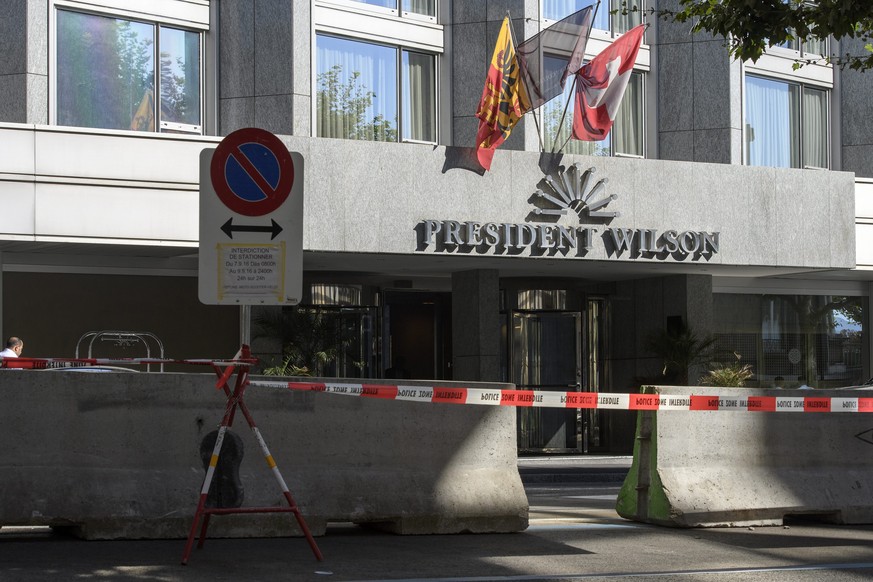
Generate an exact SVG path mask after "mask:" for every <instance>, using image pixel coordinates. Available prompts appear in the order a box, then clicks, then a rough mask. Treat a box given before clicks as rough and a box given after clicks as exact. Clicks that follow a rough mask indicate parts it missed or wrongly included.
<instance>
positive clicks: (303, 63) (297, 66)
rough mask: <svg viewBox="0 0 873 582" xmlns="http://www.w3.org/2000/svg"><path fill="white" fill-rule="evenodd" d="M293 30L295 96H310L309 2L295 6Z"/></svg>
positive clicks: (292, 52)
mask: <svg viewBox="0 0 873 582" xmlns="http://www.w3.org/2000/svg"><path fill="white" fill-rule="evenodd" d="M291 28H292V31H293V32H292V34H293V38H292V45H291V55H290V58H291V61H292V66H291V68H292V71H291V74H292V75H293V80H292V86H293V87H294V93H295V94H297V95H306V96H309V95H310V94H311V93H312V59H311V56H312V54H311V53H312V11H311V6H310V4H309V3H308V2H298V3H297V5H296V6H294V10H293V13H292V15H291ZM286 50H287V47H286Z"/></svg>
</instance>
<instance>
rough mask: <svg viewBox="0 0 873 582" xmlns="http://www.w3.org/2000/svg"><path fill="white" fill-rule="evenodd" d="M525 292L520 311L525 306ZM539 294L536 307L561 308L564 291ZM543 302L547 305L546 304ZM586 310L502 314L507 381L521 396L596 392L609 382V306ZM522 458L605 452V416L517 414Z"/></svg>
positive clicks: (545, 411) (598, 302) (602, 303)
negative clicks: (526, 393) (525, 393)
mask: <svg viewBox="0 0 873 582" xmlns="http://www.w3.org/2000/svg"><path fill="white" fill-rule="evenodd" d="M524 293H528V294H530V293H534V294H536V293H537V292H521V293H520V301H519V305H523V304H524V299H525V297H524V295H523V294H524ZM542 293H543V292H539V298H536V297H534V298H533V299H534V300H533V302H532V303H533V305H537V306H545V307H560V306H563V305H566V301H564V300H562V296H564V292H563V291H547V292H545V293H546V295H543V294H542ZM544 298H545V301H543V299H544ZM581 303H582V305H580V307H584V309H580V310H578V311H576V310H564V309H548V308H547V309H540V308H538V309H515V310H512V311H509V312H505V313H504V322H505V323H504V333H503V339H504V347H505V353H506V356H507V358H506V364H507V365H508V368H509V369H508V370H507V371H508V378H509V381H510V382H512V383H514V384H515V385H516V386H517V388H518V389H519V390H542V391H556V392H571V391H577V392H598V391H599V387H600V386H602V385H603V382H604V381H605V373H606V367H605V366H604V361H605V348H606V346H607V344H606V341H605V340H606V323H607V319H606V300H605V299H604V298H588V299H586V300H584V301H583V302H581ZM517 413H518V450H519V452H520V453H594V452H603V451H605V450H607V447H608V443H607V442H606V441H607V439H606V431H605V426H606V425H605V422H604V420H605V419H604V418H603V414H604V411H601V410H596V409H595V410H591V409H556V408H533V407H532V408H519V409H518V412H517Z"/></svg>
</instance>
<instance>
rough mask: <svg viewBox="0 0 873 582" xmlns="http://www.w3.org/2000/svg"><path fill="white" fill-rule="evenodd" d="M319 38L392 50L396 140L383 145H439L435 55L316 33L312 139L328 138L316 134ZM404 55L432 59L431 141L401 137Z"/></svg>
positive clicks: (402, 129)
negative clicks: (411, 54)
mask: <svg viewBox="0 0 873 582" xmlns="http://www.w3.org/2000/svg"><path fill="white" fill-rule="evenodd" d="M320 36H321V37H330V38H335V39H339V40H343V41H348V42H355V43H360V44H369V45H375V46H378V47H382V48H388V49H392V50H393V51H394V66H395V71H396V78H395V86H396V89H395V92H394V93H395V95H394V101H395V106H396V112H397V122H396V124H397V139H396V140H395V141H389V142H385V143H418V144H428V145H435V144H437V143H439V107H438V106H437V105H436V98H437V96H438V95H439V88H438V84H439V73H438V66H439V59H437V58H436V57H437V55H434V54H432V53H428V52H426V51H421V50H417V49H413V48H408V47H404V46H401V45H396V44H386V43H379V42H374V41H371V40H366V39H360V38H354V37H349V36H343V35H338V34H333V33H325V32H316V33H315V35H313V43H315V47H316V49H315V50H314V51H313V61H314V64H313V68H312V70H313V71H314V74H313V76H312V79H313V89H312V96H313V106H312V112H313V117H314V119H313V125H312V127H313V132H312V134H313V137H329V136H320V135H319V134H318V75H319V74H320V73H321V72H320V71H319V70H318V63H317V52H318V48H317V46H318V37H320ZM406 53H416V54H423V55H427V56H430V57H432V58H433V62H434V71H433V73H434V78H433V84H434V100H435V101H434V106H433V108H432V112H433V116H434V118H433V131H434V139H433V141H429V140H418V139H413V138H404V137H403V135H404V131H405V123H404V121H403V116H404V109H403V81H404V79H405V70H404V66H403V56H404V54H406ZM332 139H349V138H342V137H339V138H332Z"/></svg>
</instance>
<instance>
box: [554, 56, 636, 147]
mask: <svg viewBox="0 0 873 582" xmlns="http://www.w3.org/2000/svg"><path fill="white" fill-rule="evenodd" d="M643 84H644V83H643V74H642V73H640V72H634V73H632V74H631V77H630V81H629V82H628V85H627V90H626V91H625V93H624V98H623V99H622V101H621V105H620V106H619V108H618V112H617V113H616V116H615V122H614V123H613V125H612V129H611V130H610V132H609V134H607V136H606V139H604V140H603V141H579V140H575V139H570V135H571V133H572V131H573V109H574V103H575V98H574V96H573V93H572V92H573V91H574V85H573V83H571V82H569V81H568V82H567V86H566V87H565V88H564V94H563V95H562V96H561V97H558V98H557V99H552V100H551V101H549V102H548V103H546V104H545V105H543V107H542V116H543V124H542V125H543V134H544V140H545V143H544V144H543V145H544V147H545V148H546V151H549V150H550V148H551V149H554V150H555V151H563V152H564V153H567V154H585V155H589V156H615V155H619V156H621V155H625V156H635V157H643V156H644V155H645V150H644V146H643V142H644V137H645V124H644V116H643V111H644V109H643ZM568 99H569V100H570V101H569V104H568V103H567V100H568ZM565 106H566V108H567V109H566V113H565V112H564V107H565ZM559 128H560V129H559ZM553 143H554V144H555V145H554V147H552V144H553ZM562 145H563V149H562V148H561V146H562Z"/></svg>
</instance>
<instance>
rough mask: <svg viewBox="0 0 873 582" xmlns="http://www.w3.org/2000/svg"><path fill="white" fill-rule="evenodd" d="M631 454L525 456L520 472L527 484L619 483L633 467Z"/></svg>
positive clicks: (522, 458)
mask: <svg viewBox="0 0 873 582" xmlns="http://www.w3.org/2000/svg"><path fill="white" fill-rule="evenodd" d="M631 461H633V457H631V456H600V455H544V456H530V457H521V458H519V459H518V472H519V475H521V480H522V482H523V483H524V484H526V485H527V484H534V483H618V484H621V483H622V482H624V478H625V477H626V476H627V473H628V471H629V470H630V466H631Z"/></svg>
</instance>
